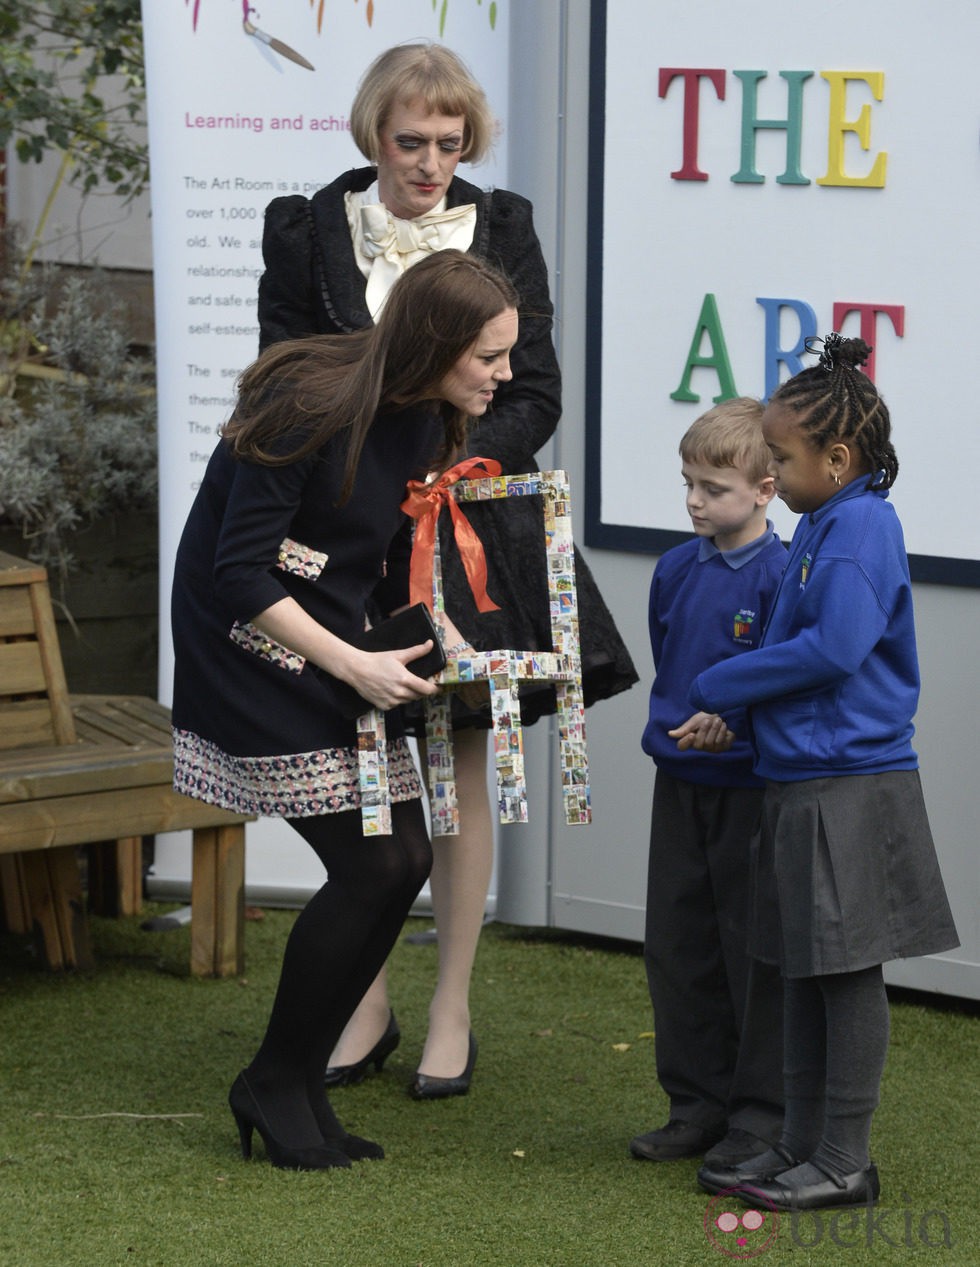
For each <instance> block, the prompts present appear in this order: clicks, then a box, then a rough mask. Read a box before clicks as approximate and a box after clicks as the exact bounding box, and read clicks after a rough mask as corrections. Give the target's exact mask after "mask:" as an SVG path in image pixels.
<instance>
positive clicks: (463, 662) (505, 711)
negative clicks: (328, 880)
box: [358, 459, 592, 836]
mask: <svg viewBox="0 0 980 1267" xmlns="http://www.w3.org/2000/svg"><path fill="white" fill-rule="evenodd" d="M495 467H497V464H496V463H490V462H488V461H483V460H481V459H472V460H470V461H469V462H466V463H462V464H460V466H459V467H454V468H453V470H452V471H449V472H447V473H446V474H445V475H443V476H442V477H441V478H440V479H439V480H436V481H433V482H431V483H428V484H425V485H421V484H415V485H413V486H410V487H412V488H413V489H414V500H413V497H412V496H410V498H409V500H408V501H407V502H406V503H405V506H404V509H406V510H407V511H408V513H409V514H412V515H414V516H415V517H416V519H417V521H418V524H417V528H416V547H415V551H414V552H413V560H412V572H413V594H412V597H413V601H418V600H419V598H420V597H423V596H422V594H421V587H422V586H423V585H424V586H426V587H428V586H429V585H430V584H431V603H430V605H431V607H432V609H433V611H434V612H436V613H439V612H441V611H444V610H445V603H444V599H443V593H442V571H441V567H440V560H439V534H438V531H437V530H436V521H437V519H438V515H439V512H440V510H441V509H442V507H443V506H444V505H446V506H448V508H449V510H450V513H451V514H452V515H453V518H454V523H455V526H456V534H457V542H458V543H459V544H460V547H461V551H460V552H461V555H462V557H463V559H464V564H466V565H467V571H468V572H469V571H470V568H469V565H468V564H467V559H472V558H473V557H474V553H475V555H476V556H477V557H478V560H482V549H481V547H479V544H478V543H477V544H476V546H475V549H474V545H473V543H474V541H475V535H474V534H473V533H472V529H471V528H470V527H469V523H468V521H467V520H466V519H465V516H463V515H462V513H461V512H460V511H459V510H458V504H459V503H461V502H473V501H489V500H497V499H507V498H511V497H540V498H541V499H542V503H543V509H544V540H543V542H542V549H543V550H544V553H545V556H546V566H547V576H548V595H549V600H550V612H551V639H552V648H551V650H550V651H538V650H533V651H532V650H520V649H514V648H503V649H500V650H495V651H479V652H468V653H467V654H465V655H450V656H449V660H448V662H447V664H446V667H445V669H444V670H443V671H442V673H440V674H439V675H438V676H437V678H436V679H435V680H436V681H437V682H439V683H440V684H441V685H442V686H444V687H445V688H447V689H446V690H445V691H443V692H441V693H440V694H439V695H435V696H432V697H430V698H428V699H426V701H425V716H426V757H427V770H426V775H427V779H428V785H429V802H430V809H431V818H432V833H433V835H436V836H447V835H448V836H452V835H456V834H458V832H459V812H458V808H457V804H456V785H455V778H454V766H453V732H452V723H451V714H450V707H451V698H450V696H451V691H452V689H453V688H454V687H459V686H462V685H464V684H465V683H469V682H480V681H486V682H487V685H488V687H489V690H490V714H491V719H492V727H493V747H494V764H495V767H496V773H497V804H498V812H499V817H500V821H501V823H524V822H527V816H528V815H527V782H526V778H525V772H524V734H523V728H522V726H521V710H520V699H519V692H520V687H521V685H522V683H526V682H549V683H552V684H553V685H554V688H555V694H556V697H557V705H558V707H557V721H558V747H559V754H560V765H561V781H562V799H563V802H564V809H565V821H566V822H568V823H570V824H572V823H588V822H591V818H592V811H591V804H590V796H589V763H588V754H587V749H586V741H585V706H584V702H583V698H582V662H581V655H580V651H579V629H578V606H577V601H576V590H575V560H574V550H573V546H572V527H571V507H570V497H569V488H568V476H567V475H566V473H565V472H564V471H560V470H559V471H535V472H531V473H529V474H526V475H501V474H499V473H495V472H494V468H495ZM475 470H482V471H484V472H486V473H484V474H480V475H479V476H478V477H477V478H470V479H463V478H459V476H460V475H462V474H468V473H470V472H471V471H475ZM497 470H498V471H499V467H497ZM420 547H421V548H420ZM477 570H479V563H477ZM430 574H431V582H430V581H429V576H430ZM473 580H474V578H473V576H472V575H471V583H472V582H473ZM478 585H479V580H477V583H476V584H475V586H474V589H475V591H476V589H477V588H478ZM424 597H425V599H426V601H428V595H425V596H424ZM478 603H479V596H478ZM450 615H451V613H450ZM437 619H438V616H437ZM384 737H385V736H384V716H383V714H382V713H380V712H378V711H377V710H374V709H372V710H371V711H370V712H368V713H365V714H364V716H363V717H361V718H359V720H358V756H359V763H360V776H361V798H362V819H363V824H364V832H365V834H366V835H374V834H377V833H388V832H390V830H391V813H390V800H389V797H388V787H387V768H386V764H385V759H384Z"/></svg>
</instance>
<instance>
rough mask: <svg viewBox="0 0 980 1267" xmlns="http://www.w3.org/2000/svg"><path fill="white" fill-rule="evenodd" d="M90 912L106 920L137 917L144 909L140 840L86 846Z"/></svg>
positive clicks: (103, 842)
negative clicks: (122, 916)
mask: <svg viewBox="0 0 980 1267" xmlns="http://www.w3.org/2000/svg"><path fill="white" fill-rule="evenodd" d="M86 851H87V854H88V900H89V910H90V911H92V913H93V914H95V915H103V916H105V917H106V918H107V919H117V918H118V917H119V916H120V915H138V914H139V913H140V911H141V909H142V907H143V837H142V836H124V837H123V838H122V839H121V840H104V841H100V842H99V843H98V844H94V845H87V846H86Z"/></svg>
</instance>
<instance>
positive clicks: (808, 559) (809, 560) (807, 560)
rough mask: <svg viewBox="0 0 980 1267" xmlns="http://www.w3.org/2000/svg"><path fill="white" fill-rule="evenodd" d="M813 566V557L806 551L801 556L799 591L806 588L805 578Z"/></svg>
mask: <svg viewBox="0 0 980 1267" xmlns="http://www.w3.org/2000/svg"><path fill="white" fill-rule="evenodd" d="M812 565H813V555H812V554H810V552H809V551H807V553H806V554H804V556H803V565H802V567H801V568H800V589H804V588H805V587H806V578H807V577H808V576H809V575H810V568H811V567H812Z"/></svg>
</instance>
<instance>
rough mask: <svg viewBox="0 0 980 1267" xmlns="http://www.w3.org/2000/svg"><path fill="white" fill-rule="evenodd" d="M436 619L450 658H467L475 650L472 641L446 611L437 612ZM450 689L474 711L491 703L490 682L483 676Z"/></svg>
mask: <svg viewBox="0 0 980 1267" xmlns="http://www.w3.org/2000/svg"><path fill="white" fill-rule="evenodd" d="M436 620H437V621H438V623H439V626H440V627H441V629H442V634H443V646H444V647H445V648H446V651H447V652H450V653H451V655H450V659H453V660H459V659H464V660H465V659H466V655H467V653H468V652H470V651H472V650H473V648H472V646H471V645H470V643H469V642H468V641H467V639H466V638H464V637H463V635H462V634H461V633H460V632H459V630H458V629H457V628H456V626H455V625H454V624H453V622H452V621H451V620H450V618H449V617H448V616H447V615H446V613H445V612H444V611H443V612H439V613H437V615H436ZM450 689H451V690H453V691H454V692H455V693H456V694H457V695H458V696H459V698H460V699H461V700H462V701H463V703H464V704H465V705H466V707H467V708H472V709H473V710H474V712H475V711H477V710H478V709H481V708H485V707H486V706H487V705H488V704H489V703H490V684H489V683H488V682H487V680H486V679H485V678H481V679H480V680H479V681H477V682H464V683H462V684H461V685H459V686H453V687H451V688H450Z"/></svg>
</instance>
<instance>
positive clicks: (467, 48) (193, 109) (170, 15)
mask: <svg viewBox="0 0 980 1267" xmlns="http://www.w3.org/2000/svg"><path fill="white" fill-rule="evenodd" d="M507 10H508V6H507V4H506V3H504V2H503V0H499V2H497V3H482V0H441V2H440V4H439V5H434V4H433V3H432V0H377V3H374V2H373V0H316V2H315V3H314V0H264V3H262V4H261V6H258V7H257V6H253V5H249V4H248V2H247V0H143V25H144V38H145V48H146V74H147V95H148V118H149V133H150V160H151V177H152V184H151V198H152V217H153V269H154V293H155V310H156V357H157V385H158V396H159V437H160V438H159V451H160V587H161V590H160V592H161V602H160V611H161V631H160V634H161V636H160V698H161V699H162V700H164V701H165V702H169V699H170V693H171V686H172V677H173V654H172V650H171V643H170V631H169V619H168V613H169V606H170V583H171V577H172V563H173V557H174V554H175V552H176V548H177V542H178V540H179V537H180V533H181V530H182V528H183V524H184V520H185V518H186V516H187V512H188V509H189V508H190V504H191V502H192V500H193V497H194V493H195V491H196V489H197V487H198V484H199V482H200V480H201V477H202V475H203V473H204V468H205V465H206V464H207V461H208V458H209V457H210V454H211V451H212V449H213V448H214V444H215V439H216V435H217V432H218V429H219V428H220V426H221V424H222V423H223V422H224V421H225V419H226V418H227V417H228V415H229V413H230V411H231V409H232V406H233V404H234V387H235V380H236V379H237V377H238V375H239V373H240V372H241V371H242V370H243V369H244V368H245V367H246V366H247V365H248V364H249V363H250V362H251V361H252V360H254V358H255V356H256V354H257V352H258V319H257V313H256V301H257V287H258V280H259V276H260V274H261V272H262V256H261V239H262V221H263V212H264V209H265V207H266V205H267V204H268V203H269V202H270V200H271V199H273V198H275V197H277V196H279V195H281V194H293V193H302V194H307V195H311V194H313V193H314V192H315V191H316V190H317V189H319V188H320V187H321V186H322V185H325V184H328V183H329V182H330V181H332V180H334V179H335V178H336V177H337V176H339V175H340V174H341V173H342V172H343V171H345V170H347V169H348V168H351V167H359V166H364V165H365V162H366V160H365V159H364V158H363V157H362V156H361V154H360V153H359V152H358V150H357V148H356V146H355V145H354V143H353V141H352V140H351V139H350V133H349V120H348V115H349V111H350V106H351V102H352V101H353V98H354V93H355V90H356V87H357V84H358V81H359V80H360V77H361V75H362V74H363V73H364V71H365V70H366V69H367V67H368V65H369V64H370V63H371V61H373V59H374V58H375V57H376V56H377V55H378V54H379V53H381V52H383V51H384V49H386V48H389V47H391V46H392V45H393V44H397V43H400V42H402V41H405V40H411V39H417V38H427V39H435V40H438V41H440V42H442V43H445V44H447V45H449V47H451V48H452V49H453V50H454V51H455V52H457V53H458V54H459V55H460V56H461V57H462V58H463V60H464V61H465V62H466V64H467V65H468V66H469V68H470V70H471V71H472V72H473V74H474V76H475V77H476V79H477V80H478V81H479V82H480V84H481V85H482V86H483V88H484V89H485V91H486V93H487V96H488V97H489V100H490V104H491V107H492V109H493V110H494V112H495V114H496V115H497V117H498V119H500V121H501V123H502V125H504V126H503V128H502V132H501V140H500V141H499V142H498V144H497V146H496V148H495V151H494V155H493V157H492V161H490V162H487V163H485V164H483V165H482V166H480V167H478V168H475V169H469V168H463V169H461V175H463V176H464V177H465V178H466V179H469V180H472V181H473V182H474V183H475V184H478V185H481V186H483V185H486V186H489V185H501V186H506V185H507V180H506V127H505V125H506V118H505V115H506V105H507V91H508V71H507V68H508V21H507V16H508V14H507ZM272 836H275V837H276V838H277V839H282V837H283V833H282V832H281V831H278V830H277V829H276V827H274V826H273V825H272V824H265V823H263V824H260V825H259V826H258V827H255V828H250V829H249V850H248V864H249V877H248V878H249V884H250V886H254V885H255V884H258V883H261V881H260V880H259V879H258V878H257V877H258V873H259V871H260V869H261V868H263V867H268V869H269V872H270V875H271V876H272V877H274V878H275V880H276V881H282V880H283V871H284V869H285V870H286V871H287V872H288V871H289V865H288V864H287V865H286V867H285V868H284V866H283V855H282V854H281V853H280V852H279V848H278V846H277V848H276V850H274V851H272V852H271V853H269V854H268V855H267V856H266V855H263V852H262V850H261V849H256V848H255V845H256V844H258V843H260V842H262V841H264V840H265V839H266V838H271V837H272ZM285 836H286V837H287V838H288V837H290V836H291V833H289V832H288V831H287V832H286V833H285ZM170 839H172V838H169V837H168V838H167V840H168V841H169V840H170ZM283 847H285V845H283ZM180 848H181V849H182V850H185V849H186V842H182V844H181V846H180ZM307 853H308V851H306V850H305V849H304V848H303V846H299V847H298V850H297V851H296V855H295V856H296V859H297V861H296V866H298V867H299V868H300V869H301V870H303V869H304V868H305V869H306V871H307V873H308V874H312V873H315V874H316V875H317V876H319V877H320V878H322V872H321V871H320V870H319V867H318V864H316V862H315V859H314V860H312V862H308V861H307V859H306V854H307ZM165 854H166V847H165V846H164V847H163V848H161V846H158V850H157V867H156V870H157V872H159V871H160V870H161V868H165V867H166V866H167V864H166V862H165V861H163V859H164V858H165ZM184 869H185V863H184V862H183V861H181V862H180V863H179V865H178V870H180V871H184ZM187 873H188V874H189V871H188V872H187ZM285 882H287V883H291V881H290V880H288V879H287V880H286V881H285ZM319 883H320V879H319V878H317V879H316V882H315V885H314V887H317V886H318V885H319Z"/></svg>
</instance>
